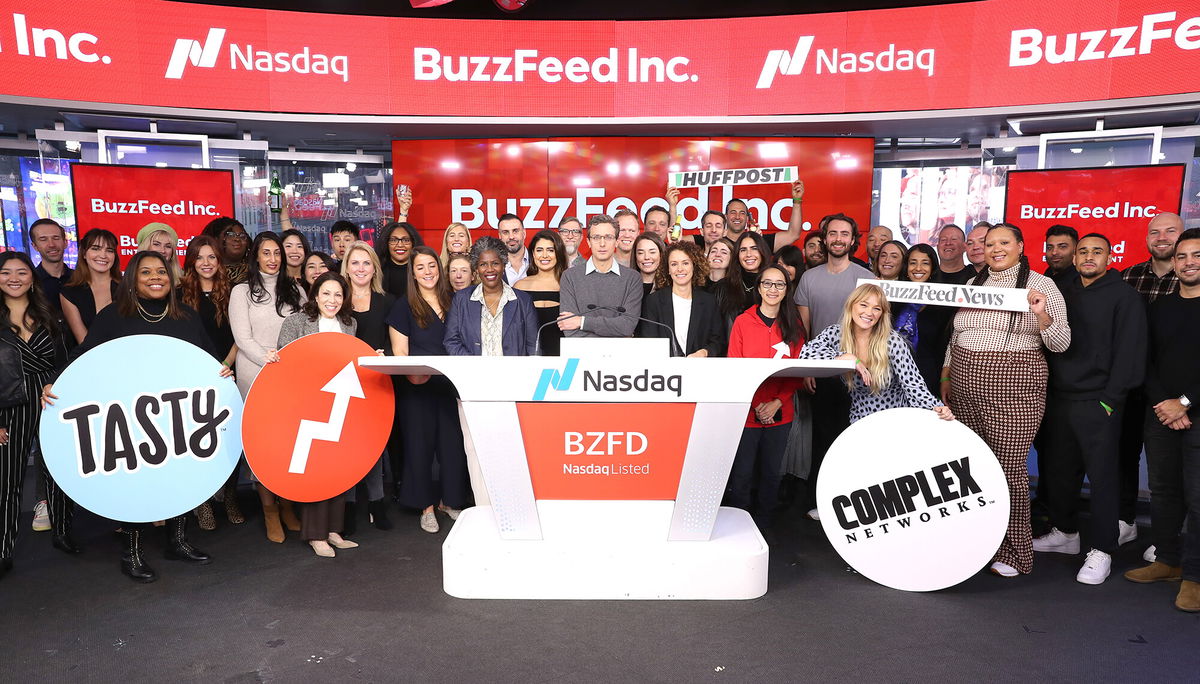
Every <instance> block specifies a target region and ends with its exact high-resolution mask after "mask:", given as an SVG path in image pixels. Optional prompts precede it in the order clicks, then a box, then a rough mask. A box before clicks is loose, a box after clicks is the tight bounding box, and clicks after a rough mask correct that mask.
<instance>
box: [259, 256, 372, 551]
mask: <svg viewBox="0 0 1200 684" xmlns="http://www.w3.org/2000/svg"><path fill="white" fill-rule="evenodd" d="M355 244H360V243H355ZM368 251H369V250H368ZM346 255H347V257H349V256H350V252H347V253H346ZM350 307H351V304H350V287H349V286H348V285H347V284H346V281H345V280H344V279H343V278H342V276H340V275H338V274H337V273H334V272H333V271H329V272H327V273H322V274H321V275H320V276H318V277H317V280H316V282H314V283H313V286H312V289H310V290H309V291H308V301H307V302H306V303H305V304H304V307H303V308H302V309H301V310H300V311H298V312H296V313H294V314H292V315H291V316H288V317H287V318H285V319H283V325H282V326H280V328H279V339H278V340H277V342H278V344H277V346H278V347H279V348H280V349H282V348H283V347H285V346H287V345H288V344H291V343H292V342H295V341H296V340H298V339H300V338H301V337H304V336H305V335H312V334H314V333H321V332H340V333H344V334H346V335H353V334H354V333H355V330H357V328H358V325H357V323H356V321H355V320H354V317H353V316H351V313H350ZM278 361H279V352H277V351H276V350H274V349H271V350H270V351H268V352H267V363H277V362H278ZM300 521H301V522H300V536H301V537H302V538H303V539H304V541H306V542H308V545H309V546H311V547H312V548H313V551H314V552H316V554H317V555H318V556H321V557H322V558H333V557H334V556H336V555H337V554H336V553H335V552H334V549H335V548H336V549H353V548H355V547H357V546H358V544H356V543H354V542H352V541H349V540H347V539H343V538H342V534H341V533H342V528H343V526H344V523H345V509H344V508H343V507H342V497H341V495H339V496H335V497H333V498H332V499H326V500H324V501H317V502H315V503H306V504H302V505H301V506H300Z"/></svg>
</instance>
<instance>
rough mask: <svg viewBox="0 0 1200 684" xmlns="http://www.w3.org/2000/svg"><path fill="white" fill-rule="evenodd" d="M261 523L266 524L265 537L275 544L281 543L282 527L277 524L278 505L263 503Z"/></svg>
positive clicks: (282, 537)
mask: <svg viewBox="0 0 1200 684" xmlns="http://www.w3.org/2000/svg"><path fill="white" fill-rule="evenodd" d="M263 523H265V524H266V526H267V539H270V540H271V541H273V542H275V543H276V544H282V543H283V539H284V536H283V527H282V526H281V525H280V524H279V506H277V505H275V504H271V505H267V504H263Z"/></svg>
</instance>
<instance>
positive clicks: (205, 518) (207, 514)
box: [195, 501, 217, 530]
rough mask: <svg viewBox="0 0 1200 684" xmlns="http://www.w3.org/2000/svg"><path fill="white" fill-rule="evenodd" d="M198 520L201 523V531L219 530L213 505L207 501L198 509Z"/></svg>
mask: <svg viewBox="0 0 1200 684" xmlns="http://www.w3.org/2000/svg"><path fill="white" fill-rule="evenodd" d="M195 513H196V520H199V521H200V529H202V530H215V529H217V519H216V518H215V517H213V510H212V504H211V503H209V502H207V501H205V502H204V503H202V504H200V505H199V506H197V507H196V511H195Z"/></svg>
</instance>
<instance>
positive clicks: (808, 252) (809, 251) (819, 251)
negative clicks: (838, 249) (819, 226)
mask: <svg viewBox="0 0 1200 684" xmlns="http://www.w3.org/2000/svg"><path fill="white" fill-rule="evenodd" d="M826 258H828V256H827V255H826V254H825V238H823V237H821V234H820V233H818V232H817V231H813V232H811V233H809V234H808V235H805V236H804V267H805V268H806V269H809V268H816V267H817V266H820V265H821V264H823V263H825V260H826Z"/></svg>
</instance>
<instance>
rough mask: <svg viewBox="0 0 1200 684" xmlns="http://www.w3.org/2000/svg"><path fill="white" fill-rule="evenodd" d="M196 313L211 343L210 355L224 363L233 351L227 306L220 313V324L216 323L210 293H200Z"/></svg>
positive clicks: (215, 312) (214, 309) (215, 311)
mask: <svg viewBox="0 0 1200 684" xmlns="http://www.w3.org/2000/svg"><path fill="white" fill-rule="evenodd" d="M196 312H197V313H198V314H199V315H200V323H202V324H203V325H204V331H205V332H206V333H208V339H209V341H210V342H212V355H213V358H215V359H216V360H218V361H224V360H225V357H226V356H227V355H228V354H229V350H230V349H233V328H232V327H231V326H230V325H229V306H228V304H227V305H226V307H225V311H223V312H221V322H220V323H218V322H217V305H216V304H214V303H213V300H212V293H211V292H201V293H200V301H199V302H197V306H196Z"/></svg>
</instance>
